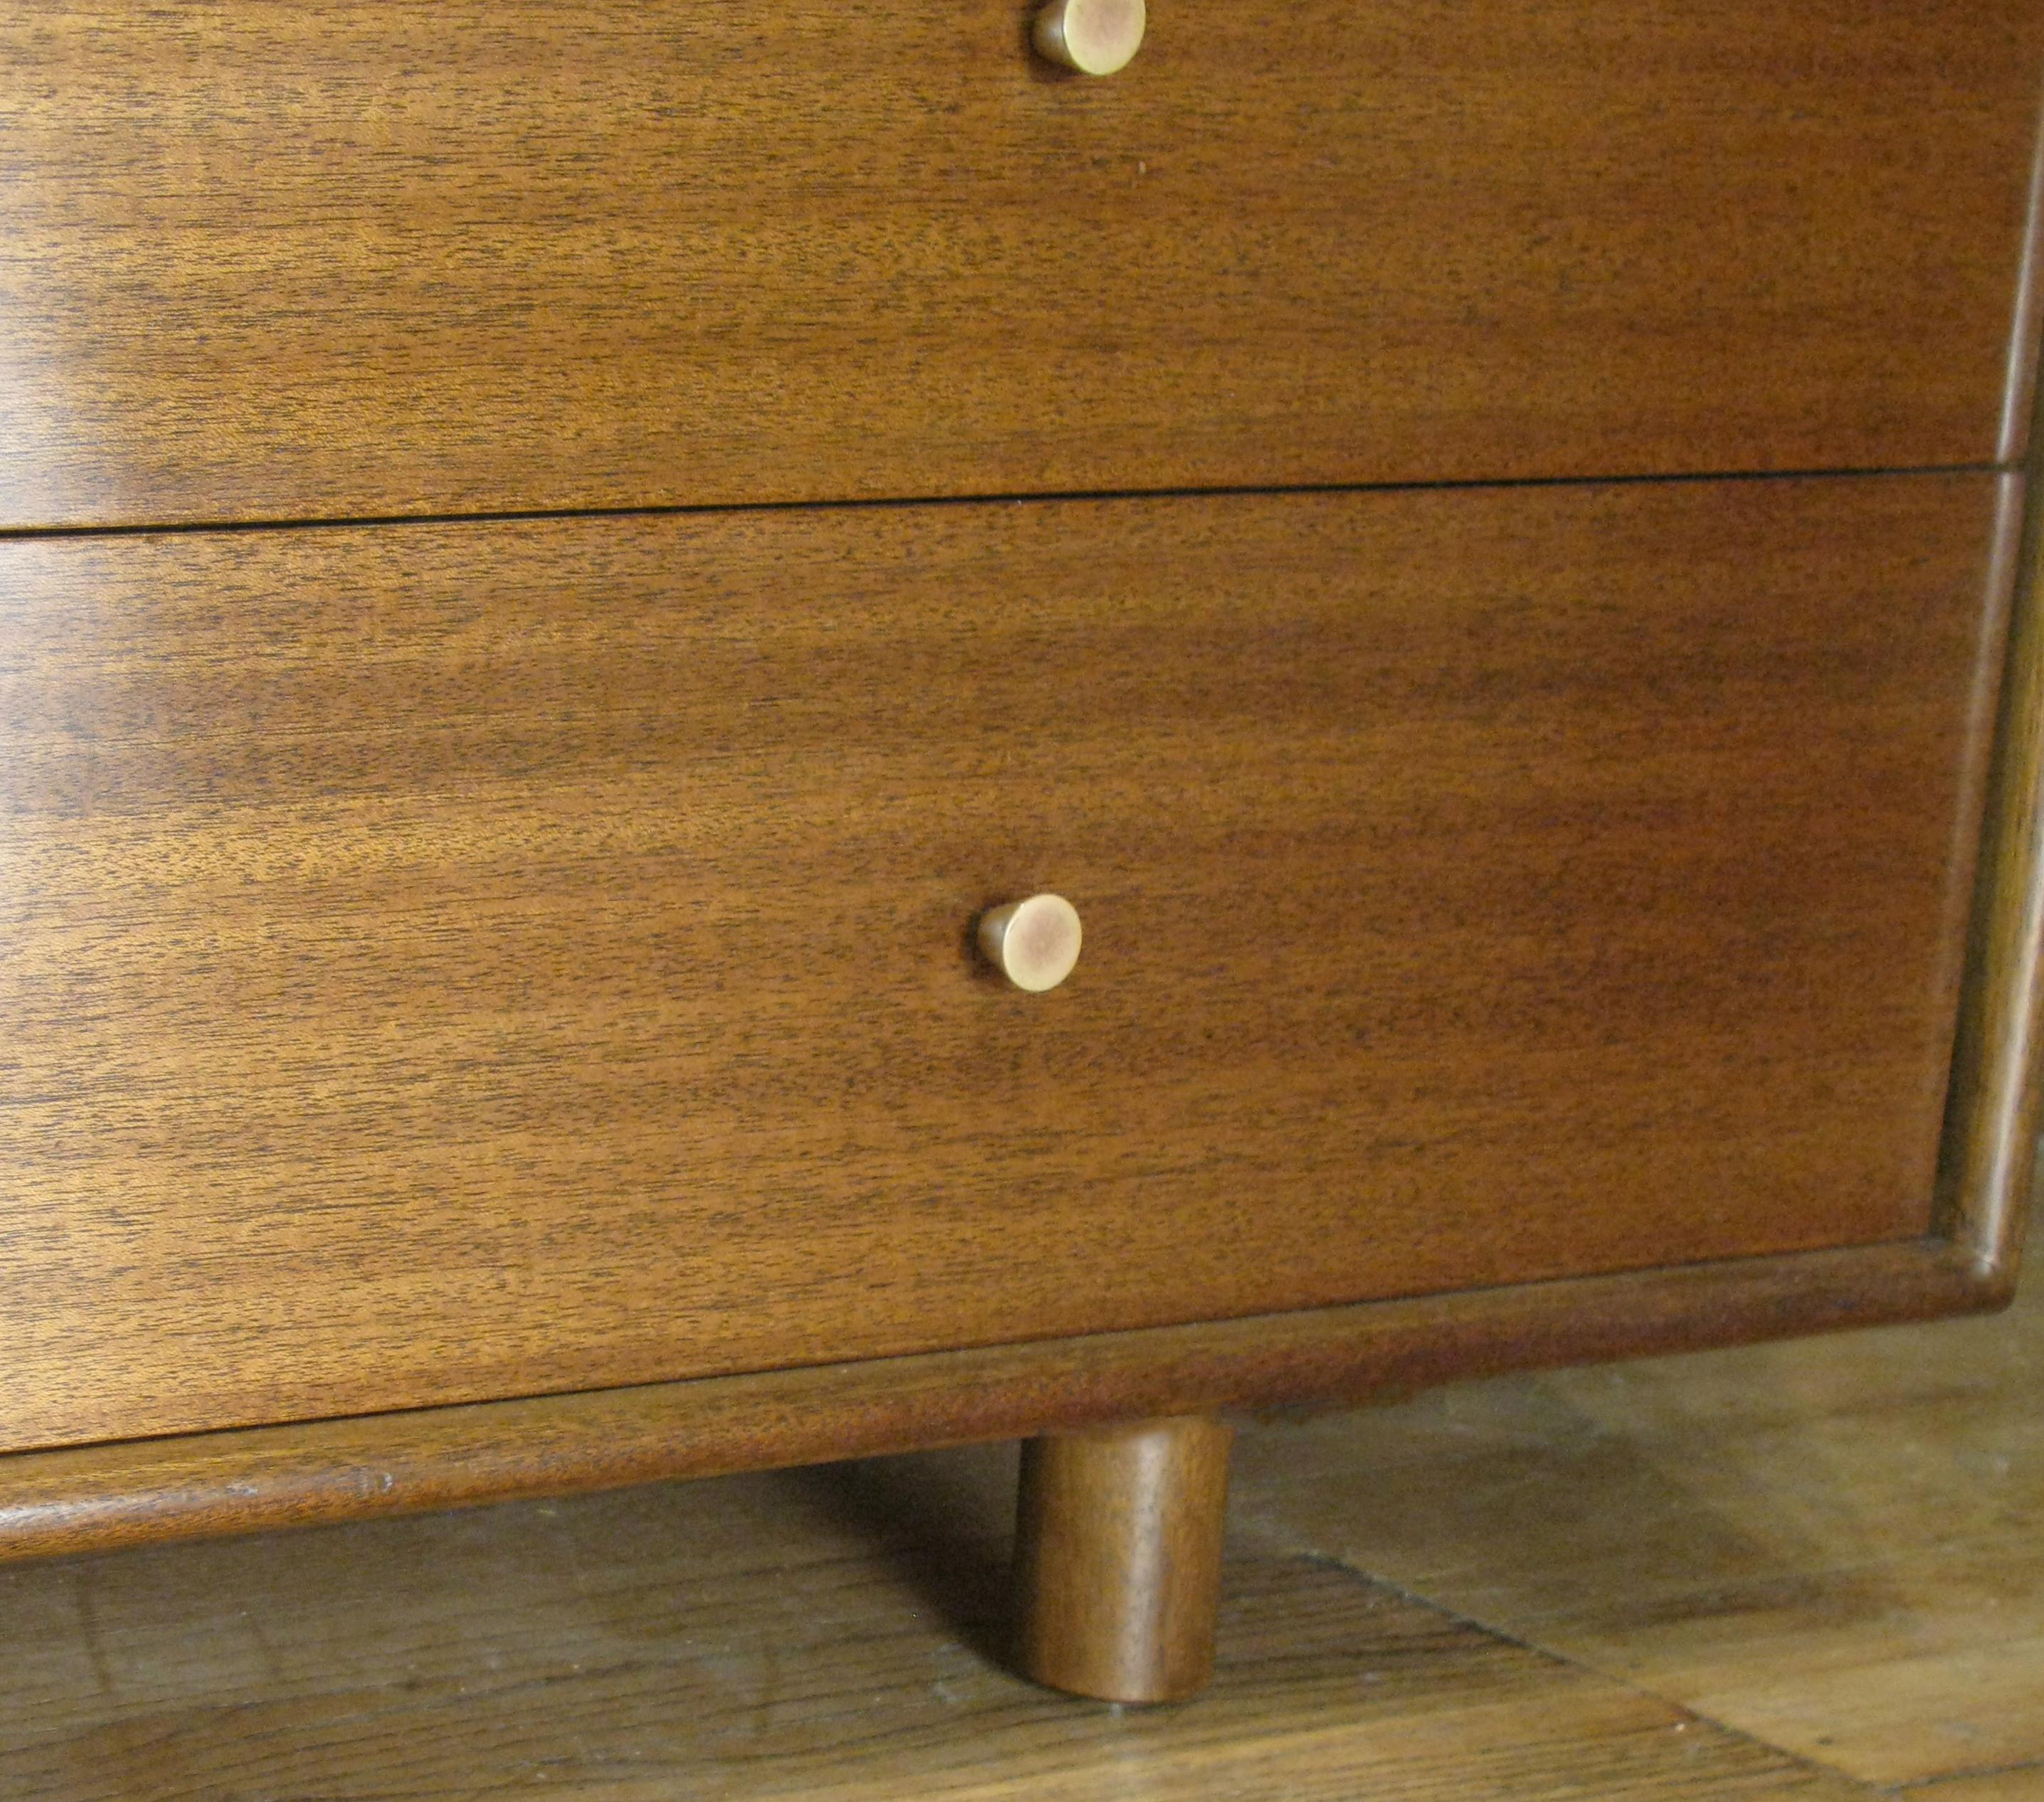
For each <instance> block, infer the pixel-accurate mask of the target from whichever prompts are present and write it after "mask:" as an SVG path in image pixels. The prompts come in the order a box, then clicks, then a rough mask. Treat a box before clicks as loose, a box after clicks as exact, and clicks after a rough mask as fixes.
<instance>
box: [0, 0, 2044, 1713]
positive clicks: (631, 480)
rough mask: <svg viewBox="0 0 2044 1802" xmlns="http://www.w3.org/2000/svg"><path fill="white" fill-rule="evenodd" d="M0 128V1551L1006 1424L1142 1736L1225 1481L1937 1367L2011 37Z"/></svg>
mask: <svg viewBox="0 0 2044 1802" xmlns="http://www.w3.org/2000/svg"><path fill="white" fill-rule="evenodd" d="M1059 57H1062V58H1065V59H1066V60H1070V61H1076V62H1079V63H1088V62H1092V63H1093V64H1094V65H1095V66H1096V67H1100V68H1103V69H1108V72H1105V73H1094V74H1089V73H1085V72H1083V71H1078V70H1074V69H1073V68H1070V67H1062V66H1060V64H1059V63H1058V61H1057V60H1056V59H1057V58H1059ZM1109 65H1114V66H1113V67H1111V68H1109V67H1108V66H1109ZM0 68H4V69H5V70H6V71H7V73H6V75H5V77H4V79H5V81H6V84H7V88H8V96H7V98H8V104H7V105H6V106H5V107H4V108H0V169H4V171H6V173H5V175H4V178H0V206H4V209H5V217H6V222H7V226H8V229H7V232H6V246H7V248H6V252H5V253H4V255H0V873H4V874H0V930H4V934H5V944H6V955H5V957H4V959H0V1171H4V1173H5V1174H4V1183H5V1188H4V1193H0V1311H3V1312H0V1320H4V1325H5V1333H4V1339H0V1343H4V1345H5V1347H6V1377H7V1380H6V1384H5V1385H4V1390H0V1555H8V1554H16V1555H25V1554H37V1553H43V1552H49V1551H57V1550H81V1549H88V1548H97V1547H113V1546H121V1545H125V1544H132V1543H137V1542H140V1541H143V1540H146V1539H154V1538H167V1537H174V1536H177V1535H190V1534H198V1533H208V1532H217V1531H239V1530H244V1529H252V1528H258V1527H271V1526H278V1525H283V1524H289V1523H298V1522H313V1521H322V1520H337V1519H340V1518H344V1517H347V1516H355V1515H361V1514H367V1513H375V1512H396V1511H400V1510H405V1509H413V1508H432V1507H439V1506H448V1505H454V1504H462V1503H471V1502H479V1501H484V1500H492V1499H495V1498H498V1497H508V1496H513V1495H532V1494H538V1493H553V1492H559V1491H564V1490H568V1489H577V1488H586V1487H593V1486H597V1485H605V1484H620V1483H625V1482H631V1481H643V1480H647V1479H650V1478H654V1477H667V1476H679V1475H689V1474H703V1473H711V1472H717V1471H726V1470H737V1469H742V1468H747V1467H752V1466H764V1465H771V1464H786V1463H796V1462H807V1461H812V1460H820V1459H826V1458H841V1457H848V1456H854V1455H859V1454H869V1453H874V1452H881V1451H889V1450H905V1449H909V1448H911V1447H924V1446H932V1445H942V1444H955V1443H966V1442H969V1441H972V1440H976V1439H989V1438H999V1437H1011V1436H1020V1437H1024V1438H1026V1439H1028V1441H1029V1444H1028V1448H1027V1451H1026V1454H1025V1459H1024V1479H1023V1495H1022V1499H1021V1508H1022V1523H1023V1533H1022V1537H1021V1551H1020V1569H1019V1570H1018V1575H1017V1588H1018V1600H1019V1603H1020V1609H1019V1622H1018V1629H1017V1645H1018V1654H1019V1656H1020V1658H1021V1661H1022V1662H1023V1663H1024V1667H1025V1668H1027V1669H1029V1670H1030V1671H1031V1672H1032V1673H1033V1674H1035V1675H1036V1676H1038V1677H1040V1678H1042V1679H1043V1681H1048V1682H1051V1683H1054V1684H1057V1685H1062V1686H1064V1687H1067V1688H1070V1689H1077V1690H1079V1691H1081V1692H1086V1693H1091V1694H1097V1695H1103V1696H1113V1697H1116V1698H1118V1699H1124V1700H1162V1699H1166V1698H1170V1697H1174V1696H1181V1695H1184V1694H1186V1693H1189V1692H1190V1691H1192V1690H1193V1689H1196V1688H1197V1686H1198V1685H1199V1683H1200V1681H1201V1679H1202V1677H1204V1673H1205V1671H1206V1669H1207V1668H1208V1663H1209V1662H1210V1659H1211V1656H1212V1607H1213V1599H1214V1593H1215V1585H1216V1582H1217V1581H1218V1566H1219V1546H1220V1517H1221V1512H1222V1508H1223V1504H1224V1494H1225V1486H1226V1456H1227V1431H1226V1429H1225V1427H1224V1426H1222V1425H1220V1424H1219V1422H1220V1417H1221V1416H1224V1414H1225V1413H1226V1412H1228V1411H1229V1410H1231V1409H1237V1408H1255V1407H1261V1406H1268V1405H1276V1404H1287V1403H1293V1402H1339V1401H1352V1400H1366V1399H1368V1398H1369V1397H1371V1396H1372V1395H1376V1394H1382V1393H1404V1392H1406V1391H1409V1390H1410V1389H1412V1388H1413V1387H1415V1386H1417V1385H1423V1384H1425V1383H1428V1382H1432V1381H1445V1380H1448V1379H1451V1378H1454V1377H1461V1376H1466V1375H1471V1374H1477V1373H1482V1372H1490V1371H1496V1370H1503V1369H1507V1368H1512V1367H1517V1366H1531V1365H1537V1364H1543V1363H1554V1362H1568V1361H1573V1360H1577V1359H1589V1358H1608V1357H1614V1356H1619V1355H1623V1354H1628V1353H1633V1352H1640V1351H1659V1350H1667V1349H1672V1348H1681V1347H1699V1346H1704V1345H1712V1344H1720V1343H1730V1342H1732V1341H1735V1340H1739V1339H1752V1338H1760V1337H1765V1336H1769V1335H1781V1334H1788V1333H1794V1332H1801V1331H1813V1330H1817V1329H1819V1328H1824V1327H1838V1326H1846V1325H1854V1324H1868V1323H1872V1322H1875V1321H1881V1320H1903V1319H1909V1318H1918V1317H1923V1316H1932V1315H1936V1314H1940V1313H1947V1312H1963V1311H1967V1310H1973V1309H1978V1308H1988V1307H1992V1306H1994V1305H1996V1304H1999V1303H2000V1302H2001V1301H2005V1300H2006V1299H2007V1297H2008V1294H2009V1293H2010V1288H2011V1283H2012V1281H2013V1277H2014V1270H2015V1258H2016V1251H2017V1242H2018V1239H2019V1235H2020V1212H2021V1204H2022V1203H2023V1201H2024V1199H2025V1197H2026V1194H2027V1189H2028V1187H2029V1182H2030V1174H2031V1160H2032V1153H2031V1141H2032V1139H2033V1137H2034V1131H2035V1126H2036V1087H2035V1081H2034V1062H2035V1060H2034V1055H2033V1049H2032V1043H2033V1035H2034V1022H2035V1018H2036V1006H2037V972H2038V950H2039V943H2040V932H2044V878H2040V871H2039V855H2040V846H2039V842H2038V830H2039V822H2038V805H2037V803H2038V784H2039V769H2040V747H2041V746H2044V718H2040V713H2039V704H2040V697H2044V667H2040V659H2044V643H2040V641H2039V639H2038V622H2037V621H2036V619H2035V618H2034V605H2035V599H2034V593H2033V590H2034V582H2033V581H2032V580H2031V579H2030V577H2029V574H2028V572H2029V571H2030V568H2031V565H2032V564H2034V562H2035V559H2036V552H2035V551H2034V548H2032V545H2031V539H2032V538H2033V537H2034V524H2032V525H2031V526H2028V527H2027V526H2026V514H2029V515H2031V516H2034V513H2036V511H2037V509H2036V508H2034V507H2029V508H2026V497H2025V486H2026V475H2025V466H2026V458H2027V442H2028V430H2029V428H2028V415H2029V405H2030V394H2031V386H2032V381H2033V375H2034V362H2035V357H2034V347H2035V339H2036V336H2037V321H2036V319H2035V317H2034V293H2033V286H2032V275H2031V271H2032V267H2033V262H2034V257H2035V255H2036V240H2037V221H2038V210H2039V209H2038V198H2037V189H2038V182H2037V179H2036V176H2035V174H2034V170H2035V167H2036V144H2037V140H2038V96H2039V93H2040V91H2044V5H2039V4H2032V3H2030V0H2025V3H2023V4H2022V5H2019V6H2008V5H2007V4H2006V3H2005V0H1992V3H1990V0H1954V3H1946V4H1940V5H1937V6H1927V5H1922V4H1915V3H1911V4H1901V3H1899V0H1897V3H1887V0H1883V3H1880V4H1877V5H1875V6H1871V7H1869V6H1866V5H1865V4H1854V5H1852V6H1847V5H1845V4H1843V3H1842V0H1839V3H1836V4H1830V3H1819V4H1812V5H1799V6H1795V7H1792V8H1781V7H1777V6H1762V5H1760V4H1758V3H1757V0H1730V3H1729V4H1728V5H1727V6H1721V7H1719V8H1716V9H1697V8H1696V7H1694V6H1689V5H1678V4H1676V3H1674V0H1612V3H1611V4H1608V5H1605V6H1597V7H1590V6H1581V5H1573V4H1568V5H1561V4H1542V5H1537V6H1523V5H1520V4H1516V3H1512V4H1507V3H1505V0H1463V3H1462V4H1458V5H1454V6H1445V5H1423V6H1402V7H1397V8H1390V7H1385V8H1379V9H1376V10H1371V9H1369V8H1364V7H1357V6H1351V5H1348V4H1345V3H1343V4H1337V3H1335V0H1299V3H1297V4H1293V5H1289V6H1285V7H1283V8H1257V7H1244V6H1222V5H1220V4H1219V3H1217V0H1157V4H1156V7H1155V12H1154V13H1153V14H1151V16H1149V17H1147V20H1146V18H1145V17H1144V12H1143V7H1142V6H1141V5H1140V4H1139V3H1138V0H1053V4H1052V6H1051V9H1050V10H1049V11H1048V13H1047V14H1044V15H1042V16H1035V15H1032V13H1030V12H1028V10H1024V9H1023V8H1020V7H1019V6H1016V5H1012V4H998V5H997V4H993V3H991V0H964V3H963V4H960V5H956V6H948V7H944V8H937V9H922V10H916V9H907V10H890V9H885V8H866V7H851V8H847V7H844V6H821V5H817V4H813V0H788V3H786V4H784V5H782V6H778V7H776V8H773V9H763V8H758V7H751V6H740V5H736V4H732V3H725V0H705V3H697V4H694V5H690V6H681V5H669V4H664V3H659V4H647V5H642V6H630V7H627V6H602V5H593V4H582V5H568V4H558V5H555V4H543V3H540V0H511V3H505V4H497V5H492V6H488V7H482V6H473V7H471V6H448V5H444V4H435V5H426V4H404V3H378V4H369V3H367V0H360V3H354V4H321V5H316V6H299V5H291V6H286V5H282V4H277V5H271V4H265V3H262V0H217V3H214V4H208V5H199V6H190V7H185V8H179V9H141V8H136V9H133V10H120V9H113V10H100V9H93V8H88V7H86V6H83V5H80V4H75V3H72V0H49V3H47V4H40V5H32V6H20V7H16V8H13V9H10V10H9V11H8V13H6V17H5V18H4V19H0ZM1016 904H1022V905H1020V911H1011V909H1013V908H1015V906H1016Z"/></svg>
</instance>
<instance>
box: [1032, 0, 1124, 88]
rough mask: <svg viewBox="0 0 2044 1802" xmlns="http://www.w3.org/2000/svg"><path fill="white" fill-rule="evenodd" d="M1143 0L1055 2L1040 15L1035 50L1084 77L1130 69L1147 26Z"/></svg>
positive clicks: (1060, 0) (1037, 22) (1037, 18)
mask: <svg viewBox="0 0 2044 1802" xmlns="http://www.w3.org/2000/svg"><path fill="white" fill-rule="evenodd" d="M1148 22H1149V21H1148V20H1147V17H1145V15H1144V13H1143V0H1050V4H1049V5H1047V6H1045V7H1044V9H1043V11H1042V12H1040V13H1038V14H1037V15H1036V31H1035V37H1036V48H1037V49H1038V51H1039V52H1041V53H1042V54H1043V56H1047V57H1049V58H1050V60H1051V61H1052V62H1054V63H1063V64H1064V66H1065V67H1066V68H1068V69H1077V70H1078V72H1079V73H1080V74H1081V75H1112V74H1113V73H1114V71H1116V69H1125V68H1127V67H1128V60H1129V58H1131V56H1134V55H1135V52H1137V51H1138V50H1139V49H1140V48H1142V44H1143V27H1144V25H1147V23H1148Z"/></svg>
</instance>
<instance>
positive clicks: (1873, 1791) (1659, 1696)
mask: <svg viewBox="0 0 2044 1802" xmlns="http://www.w3.org/2000/svg"><path fill="white" fill-rule="evenodd" d="M1293 1556H1294V1557H1296V1558H1301V1559H1303V1560H1304V1562H1307V1563H1309V1564H1316V1565H1319V1566H1322V1567H1324V1568H1325V1569H1327V1570H1334V1571H1338V1572H1339V1573H1341V1574H1342V1575H1343V1576H1345V1577H1350V1578H1352V1579H1353V1580H1354V1581H1356V1582H1358V1583H1367V1584H1370V1585H1373V1586H1374V1587H1375V1588H1377V1589H1382V1590H1384V1591H1385V1592H1386V1593H1389V1594H1390V1595H1393V1596H1397V1597H1398V1598H1399V1599H1400V1600H1401V1601H1406V1602H1410V1603H1412V1604H1413V1605H1414V1606H1415V1607H1417V1608H1426V1609H1428V1610H1430V1611H1431V1612H1433V1613H1435V1614H1437V1615H1439V1616H1441V1617H1442V1618H1443V1619H1447V1620H1451V1621H1453V1622H1454V1623H1456V1624H1457V1625H1458V1626H1460V1627H1467V1628H1469V1629H1470V1631H1471V1632H1473V1633H1481V1634H1483V1635H1485V1637H1487V1638H1489V1639H1494V1640H1496V1641H1497V1642H1498V1643H1500V1644H1501V1645H1506V1646H1516V1648H1517V1649H1518V1650H1520V1651H1522V1652H1525V1653H1527V1654H1531V1656H1532V1657H1534V1658H1540V1659H1543V1660H1544V1661H1545V1662H1547V1663H1549V1664H1552V1665H1558V1666H1561V1667H1562V1669H1566V1670H1573V1671H1576V1672H1578V1673H1581V1675H1582V1676H1585V1677H1594V1678H1596V1680H1597V1681H1599V1682H1600V1683H1611V1684H1616V1685H1617V1686H1618V1687H1619V1688H1620V1689H1625V1690H1627V1691H1629V1692H1631V1694H1633V1695H1635V1696H1645V1697H1646V1698H1647V1699H1648V1700H1651V1701H1654V1702H1658V1703H1659V1704H1661V1705H1662V1707H1663V1708H1672V1709H1673V1710H1674V1711H1675V1712H1676V1713H1677V1714H1678V1715H1680V1716H1681V1717H1682V1719H1684V1720H1685V1721H1693V1722H1694V1723H1696V1725H1697V1726H1699V1727H1708V1728H1709V1729H1710V1730H1711V1731H1712V1732H1714V1733H1721V1734H1723V1735H1724V1736H1725V1737H1726V1738H1727V1739H1733V1740H1736V1741H1738V1742H1739V1743H1741V1744H1742V1745H1746V1746H1754V1747H1756V1748H1757V1749H1758V1750H1762V1751H1764V1752H1767V1753H1769V1754H1773V1756H1774V1757H1776V1758H1781V1759H1784V1760H1785V1761H1787V1762H1788V1763H1789V1764H1791V1765H1794V1766H1796V1768H1797V1769H1801V1770H1805V1771H1808V1772H1810V1773H1812V1774H1813V1775H1815V1776H1819V1777H1828V1778H1831V1779H1833V1780H1835V1781H1838V1782H1840V1783H1846V1784H1850V1785H1853V1786H1854V1788H1855V1789H1858V1790H1860V1791H1861V1792H1863V1793H1864V1794H1865V1795H1867V1796H1891V1795H1900V1793H1901V1791H1900V1789H1895V1788H1892V1787H1891V1786H1889V1785H1885V1784H1878V1783H1872V1782H1869V1781H1868V1780H1867V1779H1865V1777H1854V1775H1853V1774H1852V1773H1850V1771H1845V1770H1841V1769H1839V1768H1838V1766H1837V1765H1827V1764H1826V1763H1824V1762H1823V1760H1821V1759H1819V1758H1812V1757H1811V1756H1810V1755H1809V1754H1808V1753H1806V1752H1798V1751H1796V1750H1794V1749H1793V1748H1792V1747H1790V1746H1777V1745H1776V1744H1775V1743H1774V1742H1773V1740H1771V1739H1762V1738H1761V1736H1760V1735H1758V1734H1757V1733H1754V1732H1752V1731H1749V1730H1748V1729H1746V1728H1745V1727H1735V1726H1734V1725H1732V1724H1731V1723H1730V1722H1727V1721H1722V1720H1719V1719H1716V1718H1715V1716H1711V1715H1707V1714H1702V1713H1700V1712H1698V1711H1697V1710H1696V1709H1695V1708H1692V1707H1690V1706H1689V1704H1688V1703H1686V1702H1681V1701H1677V1700H1676V1699H1675V1698H1674V1697H1673V1696H1669V1695H1665V1694H1663V1693H1662V1692H1661V1691H1660V1690H1658V1689H1654V1688H1653V1687H1652V1686H1651V1685H1646V1684H1642V1683H1640V1682H1638V1681H1635V1679H1633V1678H1632V1677H1627V1676H1624V1675H1623V1674H1621V1673H1618V1672H1616V1671H1609V1670H1605V1669H1601V1668H1600V1666H1596V1665H1593V1664H1591V1663H1589V1662H1586V1661H1585V1660H1584V1659H1581V1658H1572V1657H1570V1656H1569V1654H1567V1653H1566V1652H1562V1651H1557V1650H1554V1648H1553V1647H1552V1646H1543V1645H1541V1644H1539V1643H1537V1642H1536V1641H1534V1640H1531V1639H1521V1638H1520V1636H1519V1635H1517V1634H1516V1633H1512V1632H1509V1631H1506V1630H1505V1629H1504V1628H1503V1627H1493V1625H1491V1623H1489V1622H1488V1621H1485V1620H1479V1619H1477V1618H1476V1616H1473V1615H1470V1614H1465V1613H1463V1612H1462V1611H1461V1610H1460V1609H1459V1608H1450V1607H1449V1606H1448V1605H1447V1604H1445V1603H1443V1602H1438V1601H1436V1600H1434V1599H1433V1597H1431V1596H1427V1595H1424V1594H1423V1593H1420V1591H1419V1590H1417V1589H1408V1587H1407V1586H1406V1585H1404V1584H1403V1583H1400V1582H1398V1581H1396V1580H1395V1579H1393V1578H1391V1577H1381V1576H1379V1575H1377V1573H1374V1572H1373V1571H1369V1570H1363V1569H1362V1568H1361V1567H1360V1566H1357V1565H1353V1564H1350V1563H1349V1562H1347V1560H1346V1559H1343V1558H1337V1557H1335V1556H1334V1555H1333V1554H1331V1553H1327V1552H1316V1551H1307V1550H1301V1551H1298V1552H1295V1553H1294V1554H1293ZM2024 1768H2025V1767H2024V1766H2023V1765H2014V1766H2011V1769H2016V1770H2021V1769H2024ZM1931 1781H1942V1779H1933V1780H1931Z"/></svg>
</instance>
